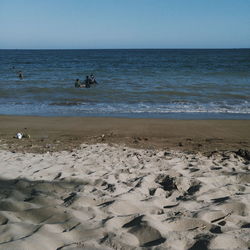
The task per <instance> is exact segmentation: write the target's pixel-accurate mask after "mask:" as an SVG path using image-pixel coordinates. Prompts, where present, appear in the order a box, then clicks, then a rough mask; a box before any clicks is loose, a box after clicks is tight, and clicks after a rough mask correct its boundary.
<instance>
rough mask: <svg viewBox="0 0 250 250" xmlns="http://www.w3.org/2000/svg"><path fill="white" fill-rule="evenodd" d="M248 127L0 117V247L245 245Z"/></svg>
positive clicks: (249, 205) (249, 218)
mask: <svg viewBox="0 0 250 250" xmlns="http://www.w3.org/2000/svg"><path fill="white" fill-rule="evenodd" d="M249 128H250V121H248V120H164V119H122V118H91V117H89V118H86V117H85V118H81V117H28V116H27V117H24V116H0V142H1V143H0V159H1V163H0V173H1V175H0V178H1V181H0V186H1V188H0V197H1V198H0V249H18V250H20V249H28V250H31V249H51V250H52V249H63V250H65V249H176V250H177V249H178V250H179V249H190V250H194V249H249V247H250V237H249V227H250V224H249V222H250V212H249V211H250V195H249V194H250V174H249V173H250V172H249V169H250V154H249V150H250V133H249V131H250V129H249ZM17 132H22V133H24V134H29V135H30V138H23V139H21V140H18V139H16V138H14V137H15V135H16V133H17Z"/></svg>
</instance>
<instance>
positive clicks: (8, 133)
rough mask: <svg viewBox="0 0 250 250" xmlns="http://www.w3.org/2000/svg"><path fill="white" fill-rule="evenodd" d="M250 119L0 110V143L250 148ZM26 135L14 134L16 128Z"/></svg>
mask: <svg viewBox="0 0 250 250" xmlns="http://www.w3.org/2000/svg"><path fill="white" fill-rule="evenodd" d="M249 128H250V120H173V119H150V118H111V117H38V116H9V115H0V139H1V144H0V145H1V148H2V149H8V150H10V151H23V152H38V153H43V152H48V151H49V152H54V151H62V150H69V151H70V150H73V149H74V148H78V147H79V146H80V145H81V144H83V143H87V144H96V143H107V144H118V145H126V146H129V147H134V148H143V149H161V150H164V149H174V150H179V151H192V152H211V151H225V150H229V151H230V150H231V151H232V150H234V151H235V150H238V149H240V148H244V149H246V150H249V149H250V133H249ZM18 132H22V133H26V134H29V135H30V139H24V138H23V139H21V140H18V139H16V138H13V137H14V136H15V135H16V133H18Z"/></svg>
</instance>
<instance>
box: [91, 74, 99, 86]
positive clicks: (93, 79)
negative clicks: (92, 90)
mask: <svg viewBox="0 0 250 250" xmlns="http://www.w3.org/2000/svg"><path fill="white" fill-rule="evenodd" d="M90 84H98V83H97V81H96V79H95V77H94V75H93V74H91V75H90Z"/></svg>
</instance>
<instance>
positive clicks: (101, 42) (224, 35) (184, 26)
mask: <svg viewBox="0 0 250 250" xmlns="http://www.w3.org/2000/svg"><path fill="white" fill-rule="evenodd" d="M0 48H1V49H5V48H14V49H15V48H18V49H26V48H31V49H34V48H38V49H40V48H41V49H43V48H51V49H54V48H58V49H62V48H66V49H69V48H72V49H77V48H79V49H88V48H90V49H91V48H250V0H0Z"/></svg>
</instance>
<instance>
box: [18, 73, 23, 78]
mask: <svg viewBox="0 0 250 250" xmlns="http://www.w3.org/2000/svg"><path fill="white" fill-rule="evenodd" d="M17 74H18V77H19V79H23V72H22V71H18V73H17Z"/></svg>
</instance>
